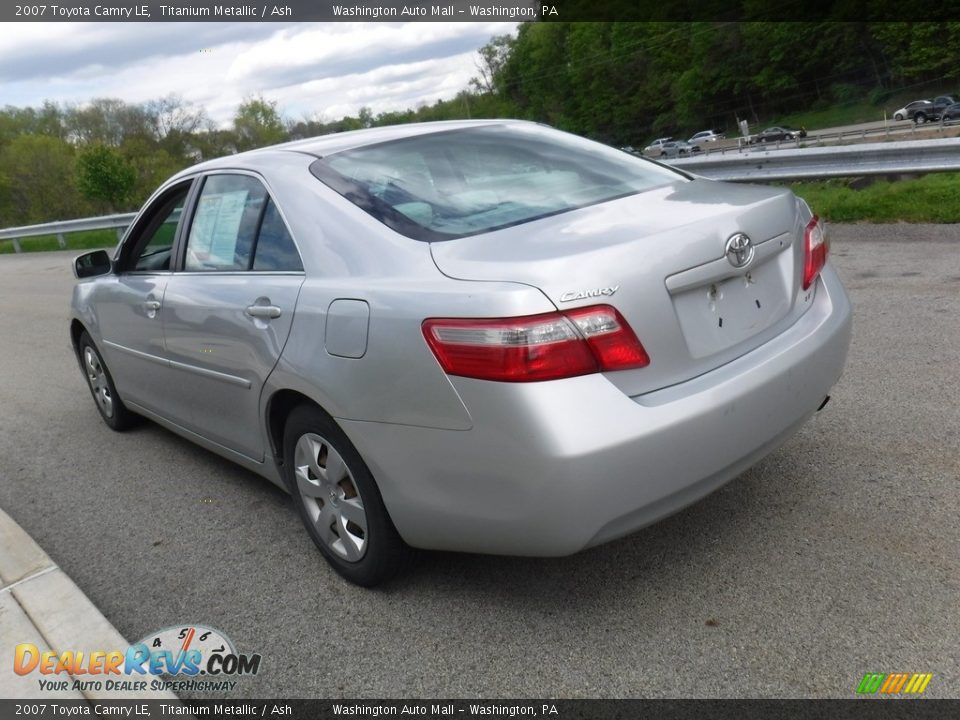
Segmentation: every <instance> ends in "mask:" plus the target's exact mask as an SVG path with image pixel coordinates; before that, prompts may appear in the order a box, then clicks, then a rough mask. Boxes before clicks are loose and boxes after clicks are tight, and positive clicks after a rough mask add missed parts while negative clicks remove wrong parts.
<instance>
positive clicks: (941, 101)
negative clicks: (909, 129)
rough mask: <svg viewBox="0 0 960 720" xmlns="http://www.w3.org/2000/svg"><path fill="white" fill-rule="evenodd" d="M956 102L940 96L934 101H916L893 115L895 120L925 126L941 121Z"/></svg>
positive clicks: (950, 98) (951, 98)
mask: <svg viewBox="0 0 960 720" xmlns="http://www.w3.org/2000/svg"><path fill="white" fill-rule="evenodd" d="M955 102H956V101H955V100H954V99H953V97H952V96H950V95H939V96H937V97H935V98H934V99H933V100H915V101H914V102H912V103H909V104H908V105H904V106H903V107H902V108H900V109H899V110H895V111H894V113H893V119H894V120H913V121H914V122H915V123H916V124H917V125H923V124H924V123H926V122H928V121H930V120H939V119H940V115H941V114H942V113H943V111H944V110H945V109H946V108H948V107H950V106H951V105H953V104H954V103H955Z"/></svg>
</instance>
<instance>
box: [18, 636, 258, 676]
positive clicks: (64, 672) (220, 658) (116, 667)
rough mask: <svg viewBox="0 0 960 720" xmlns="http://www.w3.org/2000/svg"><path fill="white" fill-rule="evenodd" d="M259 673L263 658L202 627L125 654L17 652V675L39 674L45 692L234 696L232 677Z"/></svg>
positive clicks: (24, 648) (24, 646) (28, 646)
mask: <svg viewBox="0 0 960 720" xmlns="http://www.w3.org/2000/svg"><path fill="white" fill-rule="evenodd" d="M259 670H260V655H259V654H256V653H254V654H250V655H247V654H243V653H238V652H237V651H236V649H235V648H234V645H233V643H232V642H231V641H230V638H228V637H227V636H226V635H224V634H223V633H222V632H220V631H219V630H215V629H213V628H209V627H204V626H203V625H186V626H179V627H176V626H175V627H168V628H164V629H163V630H160V631H159V632H155V633H151V634H150V635H147V636H146V637H144V638H143V639H142V640H140V641H139V642H136V643H133V644H132V645H130V646H129V647H128V648H126V649H123V650H121V649H113V650H89V649H82V650H81V649H74V650H62V651H60V652H53V651H47V652H41V651H40V649H39V648H38V647H37V646H36V645H34V644H32V643H21V644H20V645H17V646H16V648H15V649H14V653H13V671H14V672H15V673H16V674H17V675H31V674H38V675H39V676H40V677H38V678H37V682H38V683H39V686H40V689H41V690H44V691H46V690H49V691H62V690H68V689H71V690H78V691H80V692H83V691H84V690H88V691H89V690H105V691H108V692H110V691H114V692H121V693H122V692H142V691H144V690H170V691H172V692H184V691H194V692H203V691H209V692H215V691H230V690H233V689H234V688H235V687H236V685H237V680H236V679H234V678H238V677H242V676H244V675H256V674H257V673H258V672H259Z"/></svg>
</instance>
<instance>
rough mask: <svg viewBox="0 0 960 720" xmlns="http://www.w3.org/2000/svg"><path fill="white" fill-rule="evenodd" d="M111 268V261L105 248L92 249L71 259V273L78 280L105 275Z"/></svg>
mask: <svg viewBox="0 0 960 720" xmlns="http://www.w3.org/2000/svg"><path fill="white" fill-rule="evenodd" d="M112 270H113V262H112V261H111V260H110V255H108V254H107V251H106V250H94V251H93V252H88V253H84V254H83V255H80V256H78V257H77V258H76V259H74V261H73V274H74V275H75V276H76V278H77V279H78V280H82V279H83V278H88V277H95V276H97V275H106V274H107V273H109V272H110V271H112Z"/></svg>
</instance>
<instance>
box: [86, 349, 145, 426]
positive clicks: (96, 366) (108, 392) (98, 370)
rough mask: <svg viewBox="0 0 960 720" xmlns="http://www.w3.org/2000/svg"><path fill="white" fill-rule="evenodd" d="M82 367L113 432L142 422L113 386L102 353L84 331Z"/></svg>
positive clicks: (99, 409)
mask: <svg viewBox="0 0 960 720" xmlns="http://www.w3.org/2000/svg"><path fill="white" fill-rule="evenodd" d="M78 347H79V355H80V367H81V368H82V369H83V374H84V376H85V377H86V378H87V386H88V387H89V388H90V393H91V394H92V395H93V401H94V402H95V403H96V405H97V410H98V411H99V412H100V417H102V418H103V421H104V422H105V423H106V424H107V426H108V427H109V428H110V429H111V430H116V431H118V432H119V431H122V430H126V429H128V428H131V427H133V426H134V425H136V424H137V423H138V422H139V421H140V417H139V416H138V415H136V414H135V413H133V412H131V411H130V410H129V409H127V406H126V405H124V404H123V401H122V400H121V399H120V396H119V395H117V388H116V386H115V385H114V384H113V378H112V377H111V376H110V371H109V370H107V366H106V363H104V362H103V358H102V357H100V351H99V350H97V346H96V345H94V343H93V338H91V337H90V335H89V334H88V333H87V332H86V331H84V332H83V333H81V335H80V343H79V346H78Z"/></svg>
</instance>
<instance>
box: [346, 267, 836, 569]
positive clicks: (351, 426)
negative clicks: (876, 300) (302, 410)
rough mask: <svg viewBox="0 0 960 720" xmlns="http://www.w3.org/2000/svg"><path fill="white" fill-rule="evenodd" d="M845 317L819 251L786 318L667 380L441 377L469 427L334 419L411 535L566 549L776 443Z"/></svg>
mask: <svg viewBox="0 0 960 720" xmlns="http://www.w3.org/2000/svg"><path fill="white" fill-rule="evenodd" d="M850 332H851V309H850V304H849V301H848V300H847V297H846V294H845V292H844V290H843V287H842V286H841V284H840V281H839V279H838V278H837V276H836V274H835V272H834V271H833V269H832V268H831V267H830V266H829V265H828V266H827V267H826V268H825V269H824V271H823V273H822V275H821V279H820V280H819V281H818V287H817V295H816V297H815V299H814V302H813V304H812V305H811V307H810V309H809V310H808V311H807V312H806V313H805V314H804V315H803V316H802V317H801V318H800V319H799V320H798V321H797V322H796V323H795V324H794V325H793V326H792V327H791V328H790V329H788V330H787V331H785V332H784V333H782V334H781V335H779V336H777V337H776V338H774V339H773V340H771V341H770V342H768V343H766V344H764V345H763V346H761V347H759V348H757V349H756V350H754V351H752V352H750V353H748V354H746V355H744V356H742V357H740V358H738V359H736V360H734V361H732V362H730V363H728V364H726V365H724V366H722V367H720V368H717V369H716V370H713V371H711V372H709V373H707V374H705V375H702V376H700V377H698V378H695V379H693V380H690V381H687V382H684V383H681V384H679V385H675V386H673V387H669V388H666V389H663V390H659V391H656V392H652V393H648V394H645V395H641V396H638V397H635V398H630V397H628V396H626V395H624V394H623V393H622V392H620V391H619V390H618V389H617V388H615V387H614V386H613V384H611V383H610V382H609V381H608V380H607V379H606V378H605V377H604V376H603V375H587V376H583V377H578V378H571V379H566V380H558V381H553V382H541V383H526V384H523V383H521V384H511V383H490V382H484V381H479V380H469V379H464V378H453V381H454V385H455V386H456V388H457V390H458V392H459V393H460V395H461V397H462V399H463V401H464V404H465V405H466V407H467V408H468V409H469V411H470V414H471V417H472V419H473V427H472V429H470V430H465V431H450V430H436V429H430V428H421V427H412V426H406V425H390V424H385V423H370V422H358V421H348V420H341V421H340V422H341V424H342V426H343V428H344V430H345V431H346V432H347V434H348V435H349V436H350V438H351V440H353V442H354V444H356V446H357V447H358V449H359V450H360V452H361V454H362V455H363V457H364V458H365V459H366V461H367V463H368V464H369V466H370V469H371V471H372V472H373V474H374V477H376V478H377V481H378V485H379V487H380V489H381V493H382V495H383V498H384V502H385V503H386V506H387V508H388V510H389V511H390V514H391V516H392V518H393V521H394V523H395V525H396V526H397V529H398V531H399V532H400V534H401V536H402V537H403V538H404V539H405V540H406V541H407V542H408V543H410V544H411V545H413V546H415V547H422V548H430V549H442V550H458V551H467V552H482V553H497V554H511V555H537V556H556V555H567V554H570V553H573V552H576V551H578V550H581V549H583V548H586V547H590V546H592V545H597V544H599V543H603V542H606V541H609V540H612V539H614V538H617V537H621V536H623V535H626V534H628V533H631V532H633V531H635V530H638V529H639V528H642V527H644V526H645V525H649V524H650V523H652V522H655V521H656V520H658V519H660V518H663V517H665V516H667V515H670V514H672V513H674V512H676V511H677V510H680V509H681V508H683V507H685V506H687V505H689V504H690V503H693V502H695V501H696V500H698V499H700V498H701V497H703V496H705V495H707V494H708V493H710V492H712V491H713V490H716V489H717V488H719V487H720V486H722V485H723V484H724V483H726V482H728V481H729V480H731V479H732V478H734V477H736V476H737V475H739V474H740V473H742V472H743V471H744V470H746V469H747V468H748V467H750V466H751V465H753V464H754V463H756V462H757V461H759V460H760V459H761V458H762V457H764V456H765V455H767V454H768V453H770V452H771V451H773V450H774V449H775V448H776V447H777V446H778V445H780V444H781V443H782V442H784V441H785V440H786V439H788V438H789V437H790V436H791V435H792V434H793V433H794V432H796V430H797V429H798V428H799V427H800V426H801V425H802V424H803V422H804V421H806V420H807V419H808V418H809V417H810V416H811V415H812V414H813V413H814V412H815V411H816V409H817V408H818V407H819V406H820V404H821V403H822V402H823V400H824V398H825V397H826V395H827V393H828V392H829V390H830V388H831V387H832V386H833V384H834V383H835V382H836V381H837V380H838V379H839V377H840V375H841V373H842V371H843V367H844V363H845V361H846V355H847V349H848V346H849V341H850Z"/></svg>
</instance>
